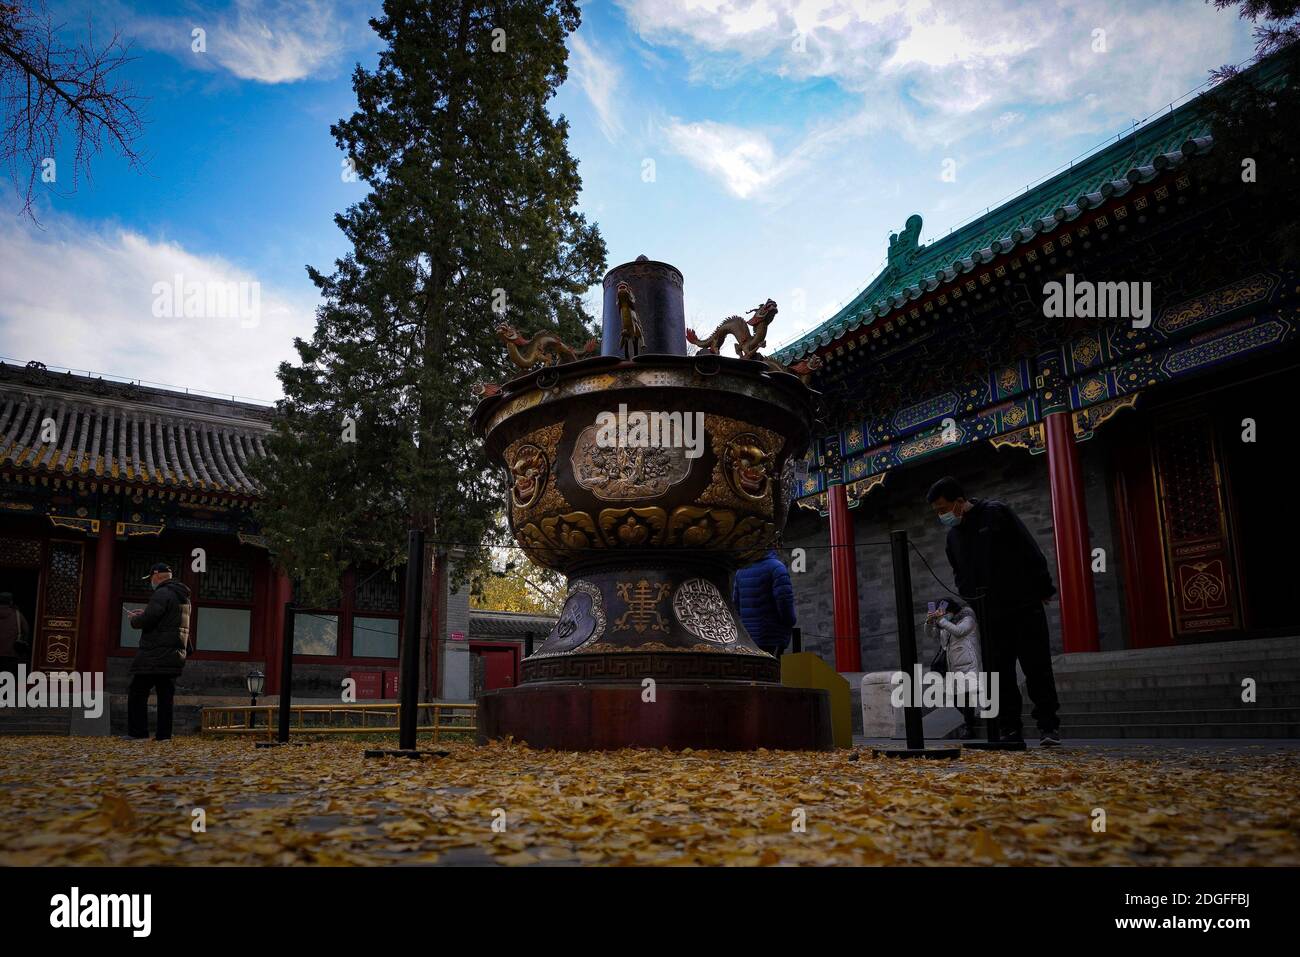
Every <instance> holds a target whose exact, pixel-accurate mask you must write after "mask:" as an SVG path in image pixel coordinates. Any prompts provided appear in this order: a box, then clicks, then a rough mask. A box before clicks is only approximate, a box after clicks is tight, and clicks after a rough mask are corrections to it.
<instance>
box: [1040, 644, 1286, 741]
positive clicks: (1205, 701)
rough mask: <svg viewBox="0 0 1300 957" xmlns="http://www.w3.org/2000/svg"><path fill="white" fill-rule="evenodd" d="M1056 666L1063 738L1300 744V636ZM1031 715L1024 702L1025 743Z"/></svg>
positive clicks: (1070, 659)
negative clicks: (1246, 689)
mask: <svg viewBox="0 0 1300 957" xmlns="http://www.w3.org/2000/svg"><path fill="white" fill-rule="evenodd" d="M1052 667H1053V669H1054V671H1055V674H1056V689H1057V694H1058V695H1059V696H1060V699H1061V734H1062V736H1063V737H1066V738H1300V637H1295V638H1265V639H1254V640H1242V641H1225V642H1215V643H1212V644H1199V645H1181V646H1173V647H1166V648H1145V649H1134V650H1127V651H1110V652H1099V653H1095V654H1075V655H1060V656H1057V657H1056V658H1055V659H1054V660H1053V662H1052ZM1247 678H1252V679H1254V681H1255V701H1254V703H1253V704H1248V703H1245V702H1243V701H1242V692H1243V687H1242V682H1243V681H1244V680H1245V679H1247ZM1021 692H1022V694H1023V693H1024V687H1023V685H1022V687H1021ZM1031 710H1032V706H1031V705H1030V703H1029V700H1028V697H1027V696H1026V698H1025V709H1024V711H1025V713H1024V724H1025V732H1026V737H1030V736H1031V735H1032V734H1033V733H1034V731H1035V727H1034V721H1033V718H1032V717H1030V711H1031Z"/></svg>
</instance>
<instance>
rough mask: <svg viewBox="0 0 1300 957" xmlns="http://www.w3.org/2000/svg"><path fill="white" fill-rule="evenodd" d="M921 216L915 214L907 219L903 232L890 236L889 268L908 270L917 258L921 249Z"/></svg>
mask: <svg viewBox="0 0 1300 957" xmlns="http://www.w3.org/2000/svg"><path fill="white" fill-rule="evenodd" d="M920 239H921V215H920V214H919V213H913V214H912V215H911V216H908V217H907V222H906V223H905V224H904V226H903V230H902V232H897V233H890V234H889V255H888V259H887V263H888V268H890V269H906V268H907V267H908V266H909V265H911V263H912V260H913V259H915V258H916V254H917V251H918V250H919V249H920V245H919V243H920Z"/></svg>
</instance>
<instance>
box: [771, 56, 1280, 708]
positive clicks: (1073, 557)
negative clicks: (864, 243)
mask: <svg viewBox="0 0 1300 957" xmlns="http://www.w3.org/2000/svg"><path fill="white" fill-rule="evenodd" d="M1280 72H1281V63H1280V62H1279V61H1277V60H1273V61H1265V62H1264V63H1263V64H1261V65H1259V66H1256V67H1254V68H1252V73H1253V75H1254V78H1255V79H1256V80H1258V81H1262V82H1266V83H1267V82H1275V81H1276V78H1277V77H1278V76H1279V75H1280ZM1214 149H1215V144H1214V141H1213V138H1212V136H1211V122H1210V116H1209V111H1208V109H1207V107H1206V103H1205V101H1204V100H1203V99H1197V100H1192V101H1190V102H1189V103H1187V104H1185V105H1183V106H1181V107H1180V108H1178V109H1174V110H1172V111H1171V112H1169V113H1167V114H1165V115H1163V116H1161V117H1160V118H1158V119H1156V120H1154V121H1152V122H1149V123H1147V124H1146V125H1145V126H1143V127H1141V128H1140V129H1138V130H1136V131H1134V132H1132V133H1131V134H1129V135H1127V136H1124V137H1122V138H1120V139H1119V140H1117V141H1116V142H1115V143H1113V144H1111V145H1109V146H1107V147H1105V148H1103V149H1101V150H1100V151H1098V152H1096V153H1094V154H1093V155H1091V156H1089V157H1088V158H1087V159H1085V160H1083V161H1082V162H1076V163H1075V164H1074V165H1073V166H1072V167H1071V168H1069V169H1067V170H1065V171H1064V172H1061V173H1060V174H1058V175H1055V176H1053V177H1052V178H1050V179H1048V180H1047V181H1045V182H1043V183H1042V184H1040V185H1038V186H1036V187H1034V188H1032V189H1030V190H1028V191H1027V192H1025V193H1023V194H1022V195H1020V196H1019V197H1017V198H1016V199H1013V200H1011V201H1010V202H1007V203H1004V204H1003V205H1001V206H999V207H997V208H995V209H992V210H991V211H989V212H988V213H987V214H985V215H984V216H981V217H980V218H978V219H976V220H975V221H973V222H971V223H969V224H968V225H965V226H963V227H961V228H959V229H957V230H955V231H953V232H952V233H950V234H948V235H946V236H944V237H942V238H940V239H937V240H935V241H933V242H931V243H929V244H926V245H922V244H921V243H920V242H919V237H920V234H921V228H922V219H921V217H920V216H919V215H915V216H912V217H910V218H909V219H908V220H907V223H906V224H905V226H904V228H903V230H902V231H901V232H899V233H898V234H896V235H894V236H891V237H890V241H889V248H888V261H887V265H886V267H885V269H884V271H883V272H881V273H880V274H879V275H878V276H876V277H875V278H874V279H873V280H872V281H871V282H870V283H869V284H868V285H867V286H866V288H865V289H863V290H862V292H860V293H859V294H858V295H857V296H855V297H854V298H853V300H852V301H851V302H849V303H848V304H847V305H846V306H844V307H843V308H842V309H840V310H839V311H838V312H837V313H836V314H835V315H834V316H832V317H831V318H830V319H828V320H826V321H825V322H824V323H822V324H821V325H820V326H819V327H817V328H816V329H814V330H813V331H811V332H809V333H808V334H807V335H805V336H804V337H802V338H801V339H800V340H799V341H797V342H795V343H793V344H791V345H790V346H788V347H786V348H785V349H783V350H782V351H781V352H780V354H779V358H780V359H781V360H782V361H784V362H793V361H796V360H798V359H801V358H807V357H809V356H812V355H814V354H815V355H817V356H819V357H820V358H821V360H822V362H823V367H822V369H821V371H820V372H819V373H817V375H816V377H815V378H814V380H813V385H814V387H816V388H819V389H820V390H822V391H823V393H824V394H825V404H824V410H823V412H824V414H823V419H822V425H823V430H822V434H821V435H820V437H819V442H818V443H817V448H816V450H815V454H814V456H813V458H812V460H811V462H810V471H809V474H808V477H807V480H806V481H805V482H804V484H803V486H802V493H803V497H802V498H801V499H800V500H799V504H800V505H801V506H803V509H797V510H796V511H797V512H800V513H801V515H802V517H798V518H792V519H791V526H790V528H789V529H788V532H787V535H786V544H787V545H789V546H792V547H797V546H805V547H806V548H807V571H806V572H805V573H803V574H795V575H794V581H795V586H796V591H797V594H798V598H799V606H800V608H799V610H800V617H801V624H802V625H803V627H804V631H805V640H804V644H805V647H808V648H811V649H815V650H819V651H820V652H821V653H822V654H823V656H824V657H826V658H827V659H828V660H832V659H833V660H834V661H835V662H836V664H837V667H838V668H839V670H841V671H844V672H860V671H864V670H865V671H872V670H882V669H887V668H892V667H896V665H897V660H898V650H897V638H896V637H895V609H894V599H893V591H892V573H891V570H890V556H889V549H888V547H887V545H885V544H883V543H885V542H886V541H887V539H888V537H889V535H888V533H889V531H890V530H891V529H894V528H905V529H907V530H908V532H909V534H910V536H911V539H912V541H913V542H914V543H915V545H916V546H917V548H918V549H919V552H920V554H919V555H913V559H912V578H913V583H914V587H915V599H916V603H917V609H918V611H919V613H922V614H923V613H924V607H925V601H926V600H927V599H938V598H942V597H944V595H945V592H944V591H943V588H942V587H941V585H940V583H939V582H937V581H935V578H934V577H933V576H932V575H931V574H930V569H929V568H928V567H927V566H926V564H925V563H924V561H923V560H922V559H925V560H928V562H929V564H930V565H931V566H933V570H934V572H935V573H937V576H938V577H939V578H941V579H943V581H944V582H945V583H948V584H950V583H951V571H950V568H949V565H948V562H947V559H946V557H945V554H944V538H945V533H946V529H944V528H943V527H942V526H941V525H939V523H937V522H936V521H935V520H934V517H933V515H932V513H931V511H930V509H929V506H928V505H927V504H926V501H925V493H926V490H927V488H928V486H929V485H930V484H931V483H932V482H933V481H934V480H936V479H937V478H939V477H941V476H943V475H946V474H952V475H954V476H956V477H957V478H958V479H959V480H960V481H962V482H963V483H964V485H965V486H966V487H967V489H968V491H969V494H971V495H973V496H976V497H988V498H997V499H1001V500H1003V501H1005V502H1007V503H1008V504H1009V505H1011V506H1012V507H1013V508H1014V509H1015V510H1016V511H1017V512H1018V513H1019V514H1020V516H1021V517H1022V518H1023V519H1024V521H1025V523H1026V525H1027V526H1028V527H1029V528H1030V530H1031V531H1032V532H1033V533H1034V534H1035V535H1036V537H1037V538H1038V541H1039V543H1040V545H1041V547H1042V549H1043V551H1044V553H1045V554H1046V555H1047V556H1048V557H1049V562H1050V563H1052V565H1053V577H1054V580H1055V581H1056V583H1057V586H1058V588H1059V592H1060V593H1059V600H1058V601H1056V602H1054V603H1053V604H1052V605H1051V607H1050V610H1049V615H1050V617H1051V620H1052V625H1053V629H1052V630H1053V641H1054V644H1055V649H1056V651H1057V652H1062V651H1063V652H1066V653H1069V655H1071V656H1073V655H1076V654H1082V655H1087V654H1094V653H1108V652H1123V651H1125V650H1129V649H1150V648H1157V647H1165V646H1181V645H1188V644H1191V643H1205V642H1240V641H1242V640H1243V639H1251V638H1267V637H1269V636H1279V635H1282V636H1294V635H1296V634H1297V633H1298V632H1300V613H1297V606H1296V604H1295V602H1294V600H1293V599H1292V597H1291V593H1292V591H1293V583H1292V581H1291V579H1292V577H1293V575H1292V570H1293V569H1294V567H1295V565H1294V562H1290V563H1279V562H1277V561H1276V560H1275V555H1276V547H1275V546H1273V544H1272V540H1273V538H1274V537H1275V536H1277V535H1278V534H1279V533H1281V534H1284V535H1288V536H1289V530H1284V529H1283V528H1281V527H1280V525H1279V522H1278V515H1277V508H1278V502H1279V495H1284V493H1282V492H1281V489H1280V488H1279V487H1278V486H1277V485H1276V483H1277V482H1278V481H1279V479H1280V478H1281V477H1282V474H1283V473H1282V469H1283V467H1284V465H1283V462H1284V459H1285V458H1286V457H1287V456H1286V454H1285V452H1284V450H1285V449H1287V448H1288V446H1289V445H1290V434H1291V431H1292V430H1291V428H1290V418H1291V413H1290V411H1289V409H1290V405H1291V404H1292V402H1291V396H1292V395H1293V391H1294V383H1295V373H1296V371H1297V358H1298V357H1297V348H1296V343H1297V340H1298V337H1297V329H1296V326H1297V291H1298V290H1297V272H1296V263H1294V262H1287V261H1282V259H1281V258H1280V257H1279V255H1278V253H1277V250H1276V249H1275V248H1274V246H1273V244H1272V243H1270V242H1269V240H1268V235H1269V230H1268V226H1267V223H1268V222H1269V221H1270V220H1272V221H1275V218H1274V217H1272V212H1273V211H1270V210H1267V209H1264V208H1261V204H1260V203H1259V202H1258V201H1257V200H1255V198H1254V197H1253V196H1252V193H1251V189H1252V184H1251V183H1250V182H1239V181H1237V180H1236V179H1235V178H1234V179H1227V180H1225V179H1224V178H1222V177H1218V178H1216V177H1214V176H1212V175H1211V172H1210V170H1211V166H1210V163H1209V157H1211V156H1213V151H1214ZM1237 164H1238V161H1237V160H1234V161H1233V164H1232V165H1233V166H1236V165H1237ZM1053 282H1059V283H1061V284H1062V289H1063V290H1064V291H1065V294H1066V297H1067V298H1068V299H1069V301H1070V302H1071V304H1072V306H1083V305H1085V303H1084V302H1083V301H1081V300H1080V301H1078V302H1076V301H1075V299H1074V297H1072V296H1070V291H1071V290H1080V289H1084V288H1088V287H1089V284H1092V286H1091V289H1092V292H1094V293H1096V299H1095V301H1094V302H1093V306H1092V314H1091V315H1089V314H1087V313H1088V312H1089V310H1088V309H1087V308H1082V309H1079V308H1070V307H1067V308H1070V312H1072V313H1074V315H1075V317H1074V318H1069V317H1068V316H1069V315H1070V313H1069V312H1067V313H1066V315H1061V314H1060V312H1059V311H1058V310H1057V309H1056V308H1055V303H1049V302H1047V298H1048V296H1049V294H1050V292H1051V287H1049V286H1048V284H1049V283H1053ZM1132 283H1136V284H1143V283H1149V284H1150V286H1149V287H1143V286H1141V285H1138V286H1129V285H1127V284H1132ZM1101 284H1125V285H1124V286H1123V288H1122V289H1121V287H1119V286H1113V285H1101ZM1146 288H1149V291H1150V296H1151V303H1153V306H1152V309H1151V311H1150V313H1149V315H1148V316H1147V317H1146V319H1145V321H1144V319H1143V317H1142V316H1140V315H1137V314H1136V313H1135V312H1134V311H1133V309H1132V308H1130V309H1129V310H1128V311H1126V312H1124V314H1123V315H1119V316H1116V315H1115V314H1114V312H1112V313H1111V314H1110V315H1109V316H1108V317H1105V318H1097V317H1096V313H1097V311H1098V309H1097V304H1098V303H1101V304H1103V306H1112V307H1113V305H1114V303H1115V298H1114V297H1115V296H1116V295H1119V294H1125V295H1127V294H1128V293H1130V292H1132V293H1133V294H1135V295H1140V294H1141V293H1142V292H1143V291H1144V290H1145V289H1146ZM1133 305H1134V303H1130V307H1132V306H1133ZM1080 313H1082V314H1080ZM828 543H829V544H830V545H832V546H838V547H833V548H829V549H828V548H826V545H827V544H828ZM1058 667H1059V666H1058ZM1067 703H1068V702H1067Z"/></svg>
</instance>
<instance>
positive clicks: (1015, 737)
mask: <svg viewBox="0 0 1300 957" xmlns="http://www.w3.org/2000/svg"><path fill="white" fill-rule="evenodd" d="M998 740H999V741H1006V742H1008V743H1009V744H1024V743H1025V736H1024V735H1023V734H1022V733H1021V731H1020V729H1019V728H1016V729H1015V730H1014V731H1001V732H1000V733H999V734H998Z"/></svg>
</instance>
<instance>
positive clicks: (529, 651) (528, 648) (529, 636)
mask: <svg viewBox="0 0 1300 957" xmlns="http://www.w3.org/2000/svg"><path fill="white" fill-rule="evenodd" d="M532 656H533V633H532V632H531V631H526V632H524V657H525V658H531V657H532Z"/></svg>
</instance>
